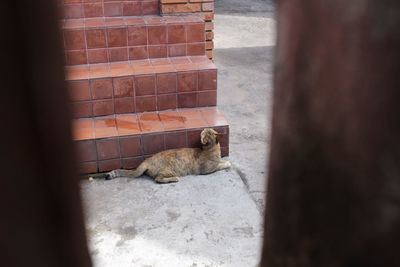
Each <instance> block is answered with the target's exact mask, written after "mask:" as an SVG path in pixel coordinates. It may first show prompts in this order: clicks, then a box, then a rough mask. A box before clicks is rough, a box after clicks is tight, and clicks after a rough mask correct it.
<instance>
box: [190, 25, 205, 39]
mask: <svg viewBox="0 0 400 267" xmlns="http://www.w3.org/2000/svg"><path fill="white" fill-rule="evenodd" d="M186 34H187V42H188V43H194V42H204V41H205V29H204V23H195V24H189V25H187V26H186Z"/></svg>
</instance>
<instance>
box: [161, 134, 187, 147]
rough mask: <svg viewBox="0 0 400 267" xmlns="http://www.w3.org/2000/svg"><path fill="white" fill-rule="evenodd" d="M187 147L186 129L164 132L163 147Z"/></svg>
mask: <svg viewBox="0 0 400 267" xmlns="http://www.w3.org/2000/svg"><path fill="white" fill-rule="evenodd" d="M183 147H187V136H186V131H178V132H169V133H165V148H166V149H175V148H183Z"/></svg>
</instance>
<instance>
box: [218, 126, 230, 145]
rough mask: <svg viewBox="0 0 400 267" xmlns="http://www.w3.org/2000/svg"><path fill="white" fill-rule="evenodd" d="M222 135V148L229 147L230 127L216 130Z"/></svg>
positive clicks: (220, 140)
mask: <svg viewBox="0 0 400 267" xmlns="http://www.w3.org/2000/svg"><path fill="white" fill-rule="evenodd" d="M214 130H216V131H217V132H218V133H219V134H220V135H218V141H219V143H220V145H221V147H228V146H229V128H228V127H218V128H214Z"/></svg>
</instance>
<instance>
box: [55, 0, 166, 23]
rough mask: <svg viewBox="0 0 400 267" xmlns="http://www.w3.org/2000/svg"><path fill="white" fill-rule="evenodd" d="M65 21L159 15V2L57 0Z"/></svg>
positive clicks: (157, 0) (147, 0)
mask: <svg viewBox="0 0 400 267" xmlns="http://www.w3.org/2000/svg"><path fill="white" fill-rule="evenodd" d="M59 1H60V8H61V11H63V12H62V13H63V17H64V18H66V19H78V18H95V17H119V16H145V15H157V14H159V0H123V1H121V0H59Z"/></svg>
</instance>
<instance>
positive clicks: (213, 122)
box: [201, 108, 228, 127]
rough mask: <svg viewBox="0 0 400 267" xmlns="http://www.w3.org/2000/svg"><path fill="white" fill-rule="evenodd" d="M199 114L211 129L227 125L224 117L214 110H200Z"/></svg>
mask: <svg viewBox="0 0 400 267" xmlns="http://www.w3.org/2000/svg"><path fill="white" fill-rule="evenodd" d="M201 112H202V114H203V117H204V118H205V119H206V121H207V123H208V125H209V126H211V127H215V126H225V125H228V122H227V121H226V119H225V117H224V116H223V115H222V114H220V113H219V112H218V110H217V109H216V108H207V109H202V110H201Z"/></svg>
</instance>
